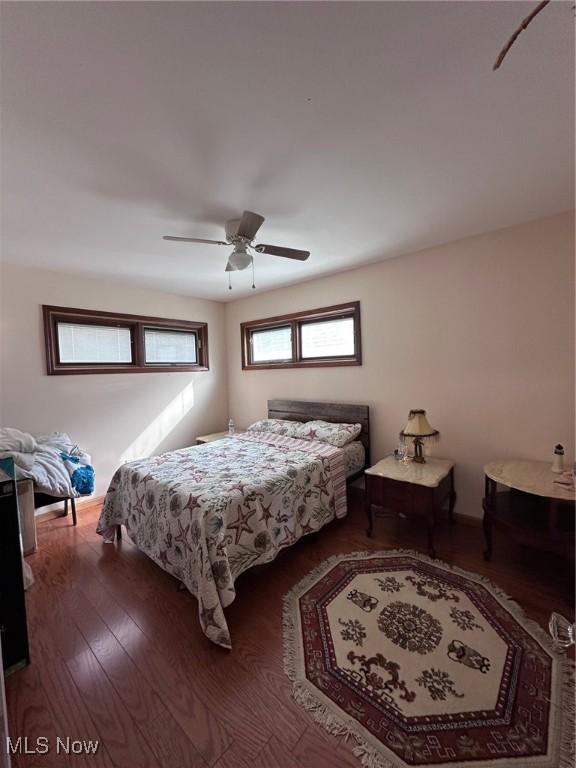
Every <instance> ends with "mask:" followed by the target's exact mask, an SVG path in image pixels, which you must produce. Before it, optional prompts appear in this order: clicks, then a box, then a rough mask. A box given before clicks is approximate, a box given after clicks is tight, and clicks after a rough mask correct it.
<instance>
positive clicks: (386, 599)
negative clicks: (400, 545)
mask: <svg viewBox="0 0 576 768" xmlns="http://www.w3.org/2000/svg"><path fill="white" fill-rule="evenodd" d="M284 666H285V670H286V673H287V674H288V676H289V677H290V679H291V680H292V681H293V683H294V697H295V699H296V700H297V701H298V702H299V703H300V704H301V705H302V706H303V707H305V708H306V709H308V710H310V711H311V712H312V714H313V715H314V717H315V718H316V720H318V722H319V723H321V724H322V725H323V726H324V728H326V730H328V731H329V732H331V733H333V734H345V735H347V736H350V737H353V738H354V739H355V742H356V745H355V748H354V752H355V753H356V754H357V755H358V757H359V758H360V759H361V761H362V763H363V765H365V766H369V768H401V767H404V766H407V765H410V766H432V765H433V766H450V768H488V767H489V766H494V767H498V768H573V766H574V764H575V763H574V747H573V737H574V669H573V665H572V664H571V663H569V662H567V661H566V660H565V658H564V657H563V656H562V655H561V654H559V653H556V652H555V650H554V649H553V646H552V642H551V640H550V639H549V637H548V636H547V635H546V633H545V632H544V631H543V630H542V629H541V628H540V626H539V625H537V624H536V623H535V622H533V621H531V620H530V619H528V618H527V617H526V616H525V615H524V613H523V612H522V610H521V609H520V607H519V606H518V605H516V604H515V603H514V602H513V601H512V600H510V598H508V597H507V596H506V595H505V594H504V593H503V592H502V591H501V590H500V589H498V588H497V587H495V586H494V585H492V584H490V583H489V582H488V581H487V580H486V579H485V578H483V577H482V576H479V575H477V574H474V573H467V572H465V571H462V570H460V569H457V568H454V567H451V566H449V565H447V564H446V563H442V562H441V561H438V560H431V559H430V558H428V557H426V556H424V555H421V554H419V553H417V552H406V551H399V550H393V551H389V552H377V553H373V552H372V553H361V552H357V553H354V554H349V555H338V556H336V557H333V558H331V559H330V560H327V561H325V562H324V563H322V564H321V565H320V566H319V567H318V568H316V569H315V570H314V571H313V572H312V573H310V574H308V576H306V577H305V578H304V579H303V580H302V581H301V582H300V583H299V584H298V585H297V586H296V587H294V589H292V591H291V592H290V593H289V594H288V595H286V597H285V598H284Z"/></svg>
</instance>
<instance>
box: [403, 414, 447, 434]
mask: <svg viewBox="0 0 576 768" xmlns="http://www.w3.org/2000/svg"><path fill="white" fill-rule="evenodd" d="M438 434H439V432H438V430H437V429H434V427H431V426H430V423H429V422H428V419H427V418H426V411H423V410H422V409H416V410H413V411H410V413H409V414H408V423H407V424H406V426H405V427H404V429H403V430H402V432H400V435H401V436H403V437H434V436H435V435H438Z"/></svg>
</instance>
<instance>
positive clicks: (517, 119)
mask: <svg viewBox="0 0 576 768" xmlns="http://www.w3.org/2000/svg"><path fill="white" fill-rule="evenodd" d="M534 5H535V3H533V2H530V3H524V2H452V3H450V2H422V3H421V2H399V3H396V2H386V3H384V2H382V3H379V2H376V3H358V2H352V3H346V2H335V3H331V2H319V3H313V2H304V3H282V2H271V3H266V2H256V3H252V2H232V3H227V2H218V3H188V2H175V3H168V2H159V3H155V2H144V3H135V2H126V3H115V2H109V3H106V2H103V3H88V2H63V3H52V2H46V3H45V2H40V3H26V2H24V3H19V2H14V3H10V2H3V3H2V9H1V12H2V22H3V23H2V59H1V63H2V99H3V111H2V114H3V124H2V129H3V130H2V151H3V167H2V184H3V209H2V213H3V222H2V223H3V226H2V240H3V256H4V259H5V260H6V261H9V262H19V263H23V264H32V265H38V266H43V267H47V268H51V269H57V270H66V271H73V272H86V273H90V274H94V273H98V274H102V275H114V276H116V277H118V278H119V279H124V280H130V281H131V282H133V283H139V284H144V285H151V286H156V287H158V288H161V289H165V290H170V291H176V292H179V293H187V294H190V295H194V296H203V297H209V298H214V299H219V300H228V299H233V298H238V297H239V296H241V295H245V294H248V293H250V292H251V290H250V284H251V279H250V274H249V272H242V273H237V274H236V275H234V277H233V279H234V290H233V291H232V292H231V293H230V292H229V291H228V290H227V280H226V276H225V274H224V264H225V261H226V255H227V253H228V252H227V250H226V249H224V248H217V247H216V246H202V245H196V246H194V245H180V244H175V243H165V242H163V241H162V240H161V236H162V235H163V234H173V235H184V236H194V237H208V238H216V239H220V238H222V235H223V226H222V225H223V222H224V220H225V219H226V218H232V217H234V216H235V215H238V214H239V213H240V212H241V211H242V210H243V209H244V208H248V209H250V210H253V211H257V212H259V213H261V214H262V215H264V216H265V217H266V222H265V224H264V226H263V227H262V230H261V233H260V235H261V238H259V239H261V241H263V242H268V243H274V244H278V245H285V246H290V247H294V248H306V249H309V250H310V251H311V252H312V255H311V257H310V259H309V260H308V262H306V263H298V262H291V261H288V260H285V259H279V258H274V257H271V256H264V255H259V256H257V257H256V282H257V285H258V289H260V290H262V289H267V288H270V287H272V286H277V285H280V284H285V283H291V282H297V281H300V280H304V279H308V278H310V277H312V276H315V275H320V274H325V273H327V272H332V271H335V270H341V269H347V268H350V267H351V266H354V265H358V264H361V263H363V262H368V261H374V260H378V259H383V258H387V257H391V256H396V255H399V254H402V253H407V252H411V251H414V250H417V249H420V248H424V247H428V246H431V245H435V244H439V243H442V242H447V241H450V240H455V239H457V238H460V237H465V236H467V235H472V234H476V233H479V232H483V231H487V230H492V229H498V228H500V227H504V226H508V225H511V224H515V223H519V222H522V221H527V220H530V219H534V218H538V217H540V216H546V215H550V214H554V213H557V212H559V211H562V210H565V209H568V208H571V207H573V205H574V192H573V169H574V147H573V143H574V68H573V63H574V27H573V11H572V8H571V5H572V4H571V3H570V2H558V3H552V5H551V6H549V7H548V8H546V9H545V10H544V11H543V12H542V13H541V14H540V15H539V16H538V17H537V18H536V19H535V20H534V22H533V23H532V24H531V25H530V27H529V28H528V30H527V31H526V32H524V33H523V34H522V35H521V37H520V38H519V40H518V41H517V43H516V44H515V45H514V47H513V49H512V51H511V52H510V53H509V55H508V57H507V59H506V60H505V62H504V64H503V66H502V68H501V69H500V70H499V71H498V72H492V64H493V62H494V59H495V58H496V55H497V53H498V51H499V50H500V48H501V47H502V45H503V43H504V42H505V40H506V39H507V38H508V36H509V35H510V34H511V32H512V31H513V29H514V28H515V26H517V24H518V23H519V21H520V20H521V19H522V17H523V16H525V15H526V14H527V13H528V12H529V10H531V9H532V8H533V7H534Z"/></svg>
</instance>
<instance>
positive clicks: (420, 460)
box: [412, 437, 426, 464]
mask: <svg viewBox="0 0 576 768" xmlns="http://www.w3.org/2000/svg"><path fill="white" fill-rule="evenodd" d="M423 445H424V443H423V441H422V440H420V438H419V437H415V438H414V458H413V459H412V460H413V461H414V462H415V463H416V464H426V459H425V458H424V454H423V453H422V447H423Z"/></svg>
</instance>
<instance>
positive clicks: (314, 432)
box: [297, 419, 362, 448]
mask: <svg viewBox="0 0 576 768" xmlns="http://www.w3.org/2000/svg"><path fill="white" fill-rule="evenodd" d="M361 431H362V424H344V423H337V422H336V423H333V422H330V421H322V420H321V419H316V420H315V421H307V422H306V423H305V424H300V429H299V430H298V435H297V436H298V437H300V438H302V439H303V440H320V442H322V443H329V445H335V446H336V447H337V448H343V447H344V446H345V445H348V443H351V442H352V441H353V440H355V439H356V438H357V437H358V435H359V434H360V432H361Z"/></svg>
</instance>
